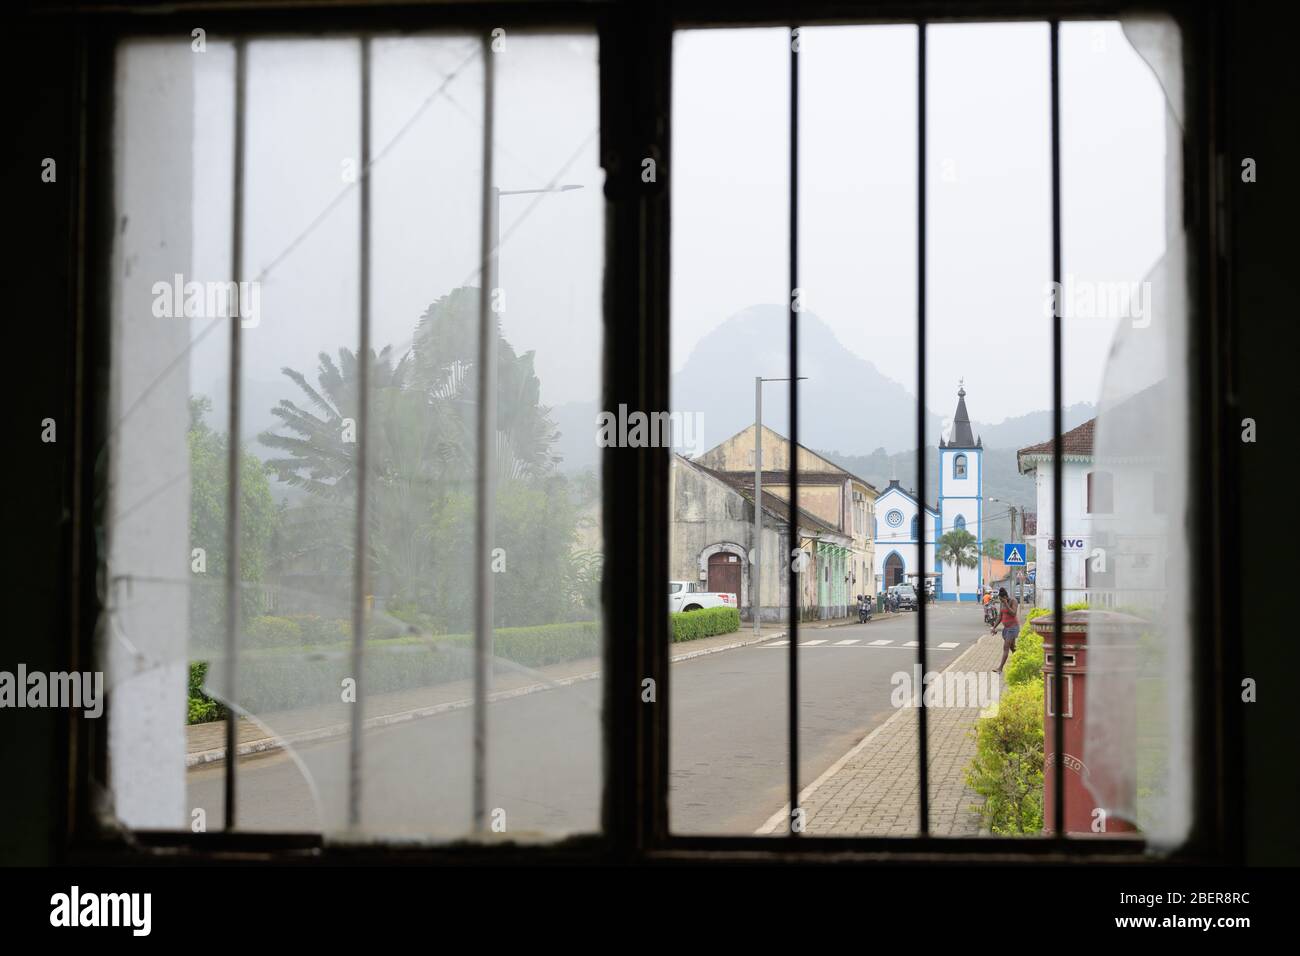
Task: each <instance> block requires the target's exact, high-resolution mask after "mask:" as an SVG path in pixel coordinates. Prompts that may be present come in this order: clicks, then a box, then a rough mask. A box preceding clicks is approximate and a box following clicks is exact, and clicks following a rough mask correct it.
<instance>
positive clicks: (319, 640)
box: [283, 614, 351, 647]
mask: <svg viewBox="0 0 1300 956" xmlns="http://www.w3.org/2000/svg"><path fill="white" fill-rule="evenodd" d="M283 620H286V621H292V622H293V623H294V624H297V625H298V629H299V630H300V631H301V633H302V643H303V644H305V645H307V646H308V647H312V646H315V645H319V644H337V643H339V642H340V641H344V640H347V636H348V634H349V633H350V631H351V629H350V628H349V627H348V622H347V621H343V620H340V619H338V618H334V617H321V616H320V615H318V614H291V615H289V616H288V617H285V618H283Z"/></svg>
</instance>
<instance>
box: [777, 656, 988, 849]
mask: <svg viewBox="0 0 1300 956" xmlns="http://www.w3.org/2000/svg"><path fill="white" fill-rule="evenodd" d="M983 639H984V635H983V634H981V635H980V637H979V639H977V640H976V641H975V643H973V644H972V645H971V646H970V647H968V648H966V650H964V651H962V652H961V653H960V654H958V655H957V657H956V658H954V659H953V661H952V663H950V664H949V665H948V666H947V667H945V668H944V669H943V670H941V671H940V672H939V673H941V674H946V673H947V672H948V671H950V670H952V669H953V668H955V667H956V666H957V665H958V664H960V663H961V662H962V661H963V660H965V659H966V658H967V657H968V656H970V655H971V654H972V653H974V652H975V650H976V649H977V648H978V647H979V644H980V641H981V640H983ZM912 709H913V708H910V707H901V708H899V709H898V710H896V711H894V712H893V713H892V714H890V715H889V716H888V717H886V718H885V719H884V721H883V722H882V723H881V724H880V726H879V727H876V728H875V729H873V730H872V731H871V732H870V733H868V734H867V735H866V736H865V737H863V738H862V739H861V740H859V741H858V742H857V743H856V744H854V745H853V747H851V748H850V749H849V751H848V753H846V754H845V755H844V756H842V757H841V758H840V759H839V760H837V761H835V762H834V763H833V764H831V765H830V766H829V767H827V768H826V769H825V770H824V771H823V772H822V774H821V775H820V776H819V777H818V778H817V779H816V780H814V781H813V782H812V783H810V784H808V786H806V787H804V788H803V789H802V790H800V791H799V803H800V805H803V804H805V803H807V802H808V799H809V798H810V797H811V796H812V795H813V794H814V793H816V792H817V790H818V788H820V787H821V785H822V784H824V783H825V782H826V781H827V780H829V779H830V778H831V777H833V776H835V774H837V773H839V772H840V771H841V770H843V769H844V765H845V764H847V763H848V762H849V761H850V760H852V759H853V758H854V757H856V756H857V755H858V754H859V753H861V752H862V751H863V750H865V749H866V747H867V745H868V744H869V743H871V741H872V740H873V739H874V738H875V737H876V735H877V734H879V733H880V732H881V731H883V730H884V729H885V728H886V727H889V726H890V725H891V724H893V723H894V721H896V720H902V718H903V716H904V715H905V714H906V713H907V712H908V711H909V710H912ZM789 820H790V804H789V802H787V803H786V804H785V805H784V806H783V807H781V809H780V810H778V811H776V813H774V814H772V815H771V816H770V817H768V818H767V821H766V822H765V823H764V824H763V825H762V826H761V827H759V828H758V829H757V830H755V831H754V835H755V836H766V835H768V834H770V833H774V832H775V831H776V828H777V827H778V826H780V825H781V824H783V823H788V822H789Z"/></svg>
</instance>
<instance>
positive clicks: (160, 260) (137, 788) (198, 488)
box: [106, 34, 603, 839]
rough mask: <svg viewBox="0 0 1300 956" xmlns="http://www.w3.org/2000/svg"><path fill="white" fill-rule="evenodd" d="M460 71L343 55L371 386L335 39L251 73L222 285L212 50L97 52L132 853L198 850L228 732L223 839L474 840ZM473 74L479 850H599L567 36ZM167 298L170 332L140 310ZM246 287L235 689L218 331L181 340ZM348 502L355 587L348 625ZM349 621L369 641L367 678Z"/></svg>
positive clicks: (258, 63)
mask: <svg viewBox="0 0 1300 956" xmlns="http://www.w3.org/2000/svg"><path fill="white" fill-rule="evenodd" d="M482 53H483V48H482V45H481V42H480V40H479V38H477V37H473V36H445V37H403V38H401V39H376V40H374V41H371V44H370V60H371V74H370V84H371V100H370V106H371V111H372V117H371V138H370V155H371V164H370V167H369V183H370V188H371V222H370V250H369V253H370V254H369V263H370V268H371V291H370V297H369V303H368V306H369V311H370V338H371V354H370V355H369V356H368V357H365V356H361V355H360V354H359V342H360V337H361V328H362V326H361V322H362V303H361V301H360V292H361V261H362V260H361V255H362V246H361V219H360V217H361V204H360V195H361V188H360V184H361V183H362V181H363V180H364V179H365V178H366V175H367V170H366V169H364V168H363V166H362V142H361V105H362V104H361V91H362V62H363V61H362V45H361V41H360V40H358V39H357V38H355V37H342V38H336V39H326V40H310V41H303V40H274V41H272V40H254V41H250V42H249V43H248V45H247V53H246V77H247V80H246V96H245V111H244V115H245V147H244V169H245V171H244V191H243V203H242V209H243V215H244V228H243V232H242V239H243V256H242V260H243V268H242V270H236V269H235V267H234V266H232V264H231V263H230V250H231V242H232V236H231V223H232V216H231V207H232V185H231V184H232V182H233V178H234V166H233V161H232V155H233V136H234V128H235V117H234V91H235V69H234V63H235V57H234V52H233V48H232V47H231V46H229V45H221V44H210V46H209V49H208V51H207V53H206V54H205V56H202V57H199V56H194V55H193V54H192V53H191V52H190V51H189V49H188V47H186V48H184V49H183V51H182V55H177V54H175V53H174V52H173V51H172V50H171V48H170V47H168V46H166V45H163V44H155V43H149V42H133V43H129V44H126V45H124V47H123V48H122V51H121V54H120V57H119V81H118V85H119V91H118V95H119V109H118V114H117V115H118V120H117V122H118V131H117V132H118V136H117V141H118V143H119V144H120V152H119V155H118V179H117V197H116V198H117V204H118V207H119V209H120V211H121V212H122V221H123V223H124V228H123V229H122V231H121V234H120V236H119V238H118V244H117V248H116V250H115V269H116V271H115V284H116V296H115V302H114V363H115V364H114V372H113V387H114V396H115V398H114V402H115V408H116V409H117V411H118V416H117V417H118V418H119V419H120V421H119V426H118V428H117V430H116V433H115V434H114V436H113V442H114V444H113V446H112V451H113V455H112V457H111V461H112V467H113V469H114V471H113V474H112V475H111V477H110V484H111V486H112V488H113V495H112V501H113V508H114V510H113V511H112V513H111V514H112V517H111V519H110V522H111V523H110V529H111V534H110V540H111V542H112V547H113V551H112V552H111V554H110V571H111V573H110V575H109V580H110V581H113V582H115V583H113V584H112V588H113V589H114V594H115V595H116V596H115V597H109V598H108V599H107V600H106V603H107V604H108V606H109V609H110V610H109V617H108V619H107V621H106V624H107V626H108V627H109V629H110V630H109V633H110V634H115V635H117V638H116V639H115V640H113V641H110V645H109V654H110V681H112V682H115V683H114V686H115V687H117V688H119V689H118V690H115V693H116V694H117V696H116V697H115V706H114V708H113V714H114V726H113V728H112V729H111V731H112V734H113V739H112V747H113V767H114V786H115V788H118V787H120V788H121V791H122V799H121V800H120V801H119V802H118V810H119V813H120V814H121V816H122V819H123V820H125V821H126V822H128V823H130V824H131V825H138V826H151V827H164V828H165V827H182V826H185V827H193V828H195V829H198V828H199V821H200V819H201V820H202V822H203V826H204V827H209V826H210V827H216V826H219V825H220V821H221V820H222V818H223V815H224V809H225V808H224V806H223V803H222V801H223V786H224V777H225V772H226V764H225V762H224V760H225V757H226V756H227V755H226V754H225V753H224V743H225V718H226V716H227V713H228V712H229V711H230V710H233V711H235V712H236V713H237V714H239V715H242V716H241V718H240V721H239V728H238V733H239V739H240V742H241V745H242V751H241V752H245V751H246V753H244V755H243V756H241V757H240V758H239V762H238V769H239V774H238V784H239V785H238V799H239V807H238V811H239V812H238V826H239V827H240V828H241V829H252V830H274V831H320V832H324V833H326V834H327V835H333V834H346V835H347V836H349V837H352V836H356V835H358V834H359V833H364V834H366V835H374V836H401V837H407V838H416V839H451V838H460V837H463V836H466V835H469V834H470V832H471V828H472V823H473V817H472V806H471V798H472V790H473V788H472V781H473V778H474V773H475V764H474V762H473V760H472V746H471V744H472V731H471V727H470V715H471V713H472V707H471V704H472V686H471V682H470V680H469V678H470V676H471V673H472V671H471V664H472V660H473V654H472V648H473V636H472V635H473V631H474V607H475V594H476V580H475V573H474V567H475V562H474V558H473V555H474V550H475V533H474V528H475V515H476V509H477V504H478V498H477V483H476V476H477V457H478V456H477V451H478V438H477V428H478V419H479V394H478V376H479V368H480V366H481V364H482V363H481V362H480V357H479V335H478V329H479V318H478V311H479V301H480V293H481V289H482V286H483V278H484V277H483V276H482V275H481V272H482V269H481V247H480V228H481V218H482V197H483V188H482V187H483V165H482V160H483V155H482V149H483V145H482V144H483V122H484V69H483V67H484V63H483V56H482ZM492 56H493V58H494V59H493V64H494V67H495V69H496V75H497V80H496V97H495V102H496V124H495V134H496V136H495V156H494V162H495V167H496V173H497V183H496V184H495V185H497V187H498V190H499V195H500V199H499V200H498V203H497V205H498V207H499V208H500V209H501V228H500V236H501V241H500V245H499V251H498V253H497V254H496V255H495V256H494V259H495V261H496V268H495V281H494V283H493V288H492V289H490V290H489V294H490V295H491V296H492V305H493V316H494V319H495V320H496V322H497V323H498V324H499V337H498V338H497V340H496V367H497V384H498V391H497V395H496V400H495V406H496V414H495V418H494V420H493V422H492V424H493V425H494V426H495V439H494V441H493V445H494V448H493V451H494V454H493V460H494V475H495V477H496V481H495V486H496V494H495V496H494V498H493V501H492V505H493V513H494V515H495V534H494V535H493V537H492V538H491V540H490V541H489V546H490V548H491V550H492V555H493V558H494V561H493V566H492V571H493V573H492V575H491V576H490V579H489V580H490V582H491V584H492V585H493V588H492V590H493V591H494V592H495V615H494V623H495V625H496V639H495V650H496V656H495V659H494V660H493V671H494V680H493V685H492V687H491V688H490V690H492V691H494V692H495V693H496V695H497V696H496V697H495V698H494V703H493V704H492V707H491V713H490V715H489V720H488V728H489V735H488V740H487V745H488V752H487V764H486V771H487V780H488V799H489V803H490V807H489V809H490V810H491V811H492V813H491V818H490V820H489V821H487V822H488V824H489V826H490V828H491V832H493V833H506V834H509V835H511V836H514V837H521V836H522V837H527V836H535V835H540V836H555V835H562V834H566V833H571V832H575V831H584V830H594V829H596V828H597V827H598V825H599V795H600V786H601V774H600V759H599V754H600V745H599V734H600V726H601V724H600V706H599V705H600V700H601V696H600V695H601V691H600V681H599V677H600V671H601V651H602V642H603V627H602V620H603V617H602V611H601V608H600V606H599V582H600V576H601V573H602V567H601V565H602V560H601V558H602V554H603V542H602V535H601V531H600V527H599V522H598V515H599V503H600V481H599V477H598V475H599V472H598V471H597V470H596V466H597V461H596V454H595V442H594V441H593V440H592V431H591V427H592V422H593V421H594V419H595V406H596V403H597V396H598V395H599V392H600V369H601V360H600V356H601V348H602V339H601V329H602V325H601V311H600V303H601V296H600V289H601V269H602V255H603V239H602V216H603V189H602V172H601V170H600V167H599V164H598V157H597V140H598V135H597V133H598V130H597V123H598V112H597V95H596V93H597V70H596V64H597V53H596V44H595V40H594V38H593V37H591V36H585V35H579V36H569V35H547V36H544V37H543V36H534V37H530V36H518V35H513V34H512V35H511V36H509V37H508V38H506V39H505V40H504V42H503V43H502V44H501V45H500V46H499V47H494V50H493V53H492ZM200 117H201V118H202V120H201V121H200V119H199V118H200ZM178 132H179V135H178ZM160 183H161V184H163V185H164V186H165V187H166V188H163V189H159V188H158V185H159V184H160ZM574 187H577V188H574ZM520 190H525V191H526V193H525V192H520ZM237 271H238V272H239V273H240V274H239V275H236V274H235V273H236V272H237ZM174 276H175V277H177V282H179V289H180V295H179V297H177V298H176V299H175V301H176V302H178V303H179V305H176V306H175V307H172V306H170V305H168V304H167V303H163V304H162V305H160V304H159V303H160V302H161V299H159V292H158V288H161V287H162V286H163V285H166V286H167V291H168V292H169V293H170V290H171V287H172V285H173V283H172V280H173V277H174ZM190 279H196V280H197V281H198V282H199V285H198V286H196V287H195V288H197V289H198V290H199V294H197V296H196V297H195V298H194V303H195V304H194V305H193V306H192V307H191V306H190V305H189V300H190V296H189V294H188V288H189V287H188V286H187V285H186V283H187V281H188V280H190ZM238 279H244V280H248V282H249V291H248V292H246V293H245V294H243V295H242V297H241V298H240V299H239V300H238V302H237V304H238V305H240V306H243V307H244V308H245V311H244V312H240V313H237V314H238V315H239V317H240V318H241V337H242V349H241V356H242V373H241V376H240V379H239V381H238V382H236V383H234V384H235V387H236V389H237V395H238V398H239V400H240V408H241V427H240V434H239V442H238V444H239V446H240V458H239V461H240V475H241V484H242V489H241V500H240V509H239V517H240V523H241V529H240V532H241V539H240V540H241V553H240V557H241V561H240V570H241V581H242V584H241V588H240V594H239V598H238V607H239V614H240V617H239V621H238V624H239V631H240V635H241V646H240V653H239V657H238V661H237V667H236V666H235V664H236V662H232V661H230V660H228V659H227V657H226V655H225V631H226V627H225V623H226V622H225V617H224V609H225V606H226V587H225V569H226V566H227V565H226V556H225V536H226V534H227V528H228V527H229V520H228V518H229V516H228V515H227V513H226V508H225V503H226V474H227V469H228V467H229V465H228V462H229V453H228V447H229V441H230V439H229V437H228V434H227V433H228V432H229V428H228V427H227V421H228V420H227V416H226V409H227V406H228V403H229V396H230V390H231V383H230V380H229V379H230V376H229V366H230V362H229V359H230V356H229V351H228V349H227V347H226V343H227V342H228V340H229V336H230V326H231V321H232V320H231V318H230V313H229V312H226V313H221V314H215V318H211V317H209V316H208V315H207V312H206V311H205V309H207V307H208V305H209V304H210V303H211V301H217V304H218V305H220V304H221V301H220V300H212V299H211V298H210V297H209V296H208V293H207V291H206V290H207V289H208V288H209V287H212V288H213V289H214V292H213V294H214V295H215V294H217V293H221V292H224V291H225V290H226V288H227V286H226V283H227V282H232V281H235V280H238ZM163 280H165V282H164V281H163ZM155 286H157V287H158V288H155ZM236 288H239V287H238V286H236ZM177 310H179V312H178V313H177ZM249 310H251V311H249ZM208 311H211V310H210V309H209V310H208ZM173 315H175V317H173ZM205 329H211V330H212V331H210V332H209V334H208V335H207V336H206V337H204V336H203V333H204V330H205ZM366 362H368V365H365V364H363V363H366ZM363 367H364V368H368V370H369V391H368V405H369V413H368V414H369V418H368V420H367V418H366V416H365V414H363V412H362V402H361V392H360V387H359V386H360V378H361V369H362V368H363ZM561 422H563V425H561V424H559V423H561ZM569 423H581V428H578V427H576V426H575V427H573V428H571V429H570V428H568V427H567V426H568V425H569ZM363 444H364V445H365V446H366V449H367V467H366V470H365V474H364V475H362V474H361V472H360V456H359V452H360V450H361V448H362V445H363ZM362 487H364V488H365V489H366V492H365V494H366V498H365V501H366V521H365V528H364V532H365V536H364V540H365V545H366V551H365V559H366V570H367V579H366V580H367V588H366V591H365V593H364V594H354V590H353V580H354V574H355V571H356V568H357V558H358V554H357V552H356V543H357V519H356V516H357V505H358V500H359V499H358V495H359V493H360V490H361V489H362ZM128 491H129V493H127V492H128ZM137 492H139V493H140V494H141V497H138V498H137V496H136V493H137ZM173 539H174V540H173ZM178 562H179V563H178ZM354 599H355V600H354ZM354 606H361V607H364V609H365V621H366V623H365V628H366V629H365V634H364V639H363V665H362V666H363V669H362V671H361V673H359V674H357V673H354V666H353V658H352V619H353V610H354ZM189 662H195V663H196V664H198V665H199V666H198V667H196V668H192V676H191V684H190V692H189V696H190V700H189V706H188V715H187V714H186V694H185V689H184V688H185V680H186V665H187V663H189ZM232 669H235V670H236V673H235V675H234V676H235V677H236V692H235V696H234V697H233V699H231V698H230V697H229V695H228V694H227V688H228V678H229V677H230V675H231V671H232ZM358 709H360V711H361V713H362V716H363V717H364V719H365V730H364V732H363V736H362V748H361V764H360V775H359V780H360V783H361V802H360V808H361V819H360V828H359V829H358V828H356V827H353V826H351V825H350V824H349V799H350V790H351V785H352V780H353V767H352V765H351V762H350V748H349V743H350V736H349V734H350V726H351V720H352V717H353V715H354V714H356V712H357V711H358ZM186 716H188V718H189V720H190V723H189V725H188V726H187V724H186Z"/></svg>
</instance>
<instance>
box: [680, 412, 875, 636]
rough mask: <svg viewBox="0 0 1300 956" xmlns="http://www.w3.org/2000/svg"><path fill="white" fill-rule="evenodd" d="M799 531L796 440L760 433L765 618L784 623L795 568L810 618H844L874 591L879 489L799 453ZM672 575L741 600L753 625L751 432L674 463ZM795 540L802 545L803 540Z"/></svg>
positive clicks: (807, 453)
mask: <svg viewBox="0 0 1300 956" xmlns="http://www.w3.org/2000/svg"><path fill="white" fill-rule="evenodd" d="M798 456H799V457H798V467H799V502H798V503H799V510H798V520H797V524H798V529H797V531H798V533H797V535H796V536H791V534H790V532H789V519H790V515H789V511H790V442H789V440H788V439H787V438H785V437H784V436H782V435H779V434H777V433H776V432H774V431H772V429H770V428H764V429H763V434H762V458H763V472H762V499H763V500H762V504H761V506H762V510H763V531H762V542H761V548H760V554H761V560H762V570H761V574H760V575H759V577H760V580H761V586H760V591H761V594H759V595H758V601H757V604H758V606H759V607H760V608H761V616H762V619H764V620H784V619H785V617H786V610H787V608H788V606H789V600H788V594H787V587H788V562H789V560H790V558H791V556H792V554H793V553H794V551H795V549H796V548H797V549H798V551H799V553H798V555H796V556H795V557H794V560H795V561H796V564H797V566H798V567H799V569H800V575H799V582H800V595H799V606H800V607H801V608H803V609H804V612H803V616H804V617H805V618H833V617H843V616H845V615H847V614H848V613H849V612H850V610H851V609H852V607H853V605H854V602H855V600H856V596H857V594H859V593H871V592H872V591H873V590H874V582H873V579H872V571H873V567H874V542H873V537H872V529H873V527H874V522H875V499H876V494H877V492H876V489H875V487H874V486H872V485H871V484H870V483H869V482H867V481H865V480H864V479H862V478H859V477H858V476H856V475H854V474H852V473H850V472H848V471H845V470H844V469H843V468H841V467H839V466H838V465H836V464H834V463H833V462H830V461H828V460H827V459H825V458H823V457H821V456H820V455H818V454H816V453H815V452H813V451H810V450H808V449H807V448H802V447H801V448H800V449H799V450H798ZM671 482H672V492H671V493H672V501H673V524H672V528H671V552H670V555H671V558H670V559H671V569H672V570H671V575H672V577H673V578H674V579H678V580H693V581H695V580H698V581H700V582H701V583H702V584H705V585H706V586H707V588H708V590H711V591H729V592H732V593H736V594H737V597H738V600H739V603H740V606H741V609H742V615H743V616H744V617H745V618H746V619H750V620H752V608H753V606H754V603H755V602H754V601H753V599H752V597H751V590H752V588H751V583H750V582H751V578H752V573H751V571H752V566H751V564H750V561H749V560H748V554H749V551H750V549H751V547H752V543H753V536H754V429H753V427H752V426H751V427H749V428H746V429H745V430H743V431H741V432H739V433H738V434H736V435H733V436H732V437H731V438H729V439H727V440H726V441H724V442H722V443H721V444H719V445H717V446H716V447H714V448H712V449H710V450H709V451H707V452H705V453H704V454H702V455H700V456H699V457H698V458H695V459H686V458H682V457H681V456H674V458H673V470H672V479H671ZM796 539H797V540H796Z"/></svg>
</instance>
